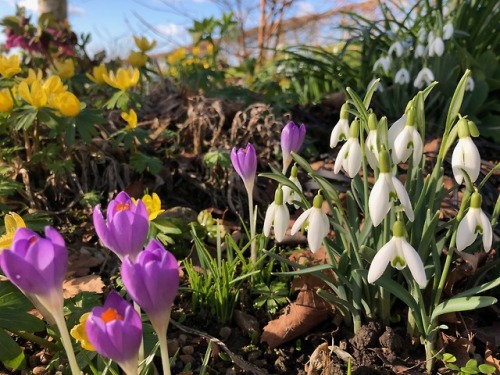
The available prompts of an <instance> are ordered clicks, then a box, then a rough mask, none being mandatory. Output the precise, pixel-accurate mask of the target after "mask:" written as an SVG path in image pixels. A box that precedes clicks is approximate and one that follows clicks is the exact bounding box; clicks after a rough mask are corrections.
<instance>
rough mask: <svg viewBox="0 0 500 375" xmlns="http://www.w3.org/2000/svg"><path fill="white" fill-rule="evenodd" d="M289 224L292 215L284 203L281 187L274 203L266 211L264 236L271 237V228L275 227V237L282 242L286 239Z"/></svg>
mask: <svg viewBox="0 0 500 375" xmlns="http://www.w3.org/2000/svg"><path fill="white" fill-rule="evenodd" d="M289 224H290V213H289V212H288V207H287V206H286V204H284V203H283V190H282V188H281V186H278V189H277V190H276V193H275V198H274V202H273V203H271V204H270V205H269V207H268V209H267V211H266V217H265V219H264V228H263V232H264V236H266V237H269V234H270V233H271V227H272V226H274V237H275V238H276V241H278V242H281V241H283V238H284V237H285V233H286V230H287V229H288V225H289Z"/></svg>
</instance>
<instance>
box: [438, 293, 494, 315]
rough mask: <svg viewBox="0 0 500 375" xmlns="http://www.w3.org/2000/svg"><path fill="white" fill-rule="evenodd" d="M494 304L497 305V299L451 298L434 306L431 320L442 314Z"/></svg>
mask: <svg viewBox="0 0 500 375" xmlns="http://www.w3.org/2000/svg"><path fill="white" fill-rule="evenodd" d="M495 303H497V299H496V298H494V297H487V296H475V297H453V298H450V299H449V300H447V301H445V302H442V303H440V304H439V305H437V306H436V308H435V309H434V311H433V312H432V315H431V320H434V319H436V318H437V317H438V316H440V315H443V314H447V313H451V312H457V311H468V310H476V309H480V308H482V307H487V306H491V305H493V304H495Z"/></svg>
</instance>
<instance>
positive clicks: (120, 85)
mask: <svg viewBox="0 0 500 375" xmlns="http://www.w3.org/2000/svg"><path fill="white" fill-rule="evenodd" d="M139 75H140V73H139V69H137V68H135V69H132V68H129V69H125V68H119V69H118V71H117V72H116V74H115V73H114V72H109V73H108V74H103V76H102V78H103V79H104V82H106V83H107V84H108V85H110V86H111V87H114V88H116V89H118V90H122V91H126V90H128V89H129V88H131V87H133V86H135V85H137V82H139Z"/></svg>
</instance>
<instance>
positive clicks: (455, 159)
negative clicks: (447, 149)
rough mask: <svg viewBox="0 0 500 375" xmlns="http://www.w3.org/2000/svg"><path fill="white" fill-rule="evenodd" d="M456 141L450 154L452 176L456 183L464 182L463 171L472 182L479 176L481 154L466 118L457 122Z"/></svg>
mask: <svg viewBox="0 0 500 375" xmlns="http://www.w3.org/2000/svg"><path fill="white" fill-rule="evenodd" d="M457 126H458V142H457V145H456V147H455V149H454V150H453V154H452V155H451V168H452V170H453V176H454V177H455V181H457V183H458V184H462V182H464V180H465V177H464V174H463V173H464V171H465V173H467V175H468V176H469V178H470V180H471V182H472V183H474V182H475V181H476V180H477V178H478V177H479V172H480V170H481V156H480V155H479V151H478V149H477V147H476V145H475V144H474V142H473V141H472V138H471V137H470V132H469V126H468V122H467V120H466V119H464V118H462V119H460V121H459V122H458V125H457Z"/></svg>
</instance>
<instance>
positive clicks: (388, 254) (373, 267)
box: [368, 237, 396, 283]
mask: <svg viewBox="0 0 500 375" xmlns="http://www.w3.org/2000/svg"><path fill="white" fill-rule="evenodd" d="M395 240H396V238H395V237H393V238H392V239H391V240H389V242H387V243H386V244H385V245H384V246H382V248H381V249H380V250H379V251H378V252H377V254H375V256H374V257H373V260H372V263H371V264H370V269H369V270H368V282H369V283H374V282H375V281H377V280H378V279H379V278H380V276H382V274H383V273H384V271H385V269H386V268H387V265H388V264H389V262H390V261H391V259H392V257H393V256H394V254H395V253H396V243H395Z"/></svg>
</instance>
